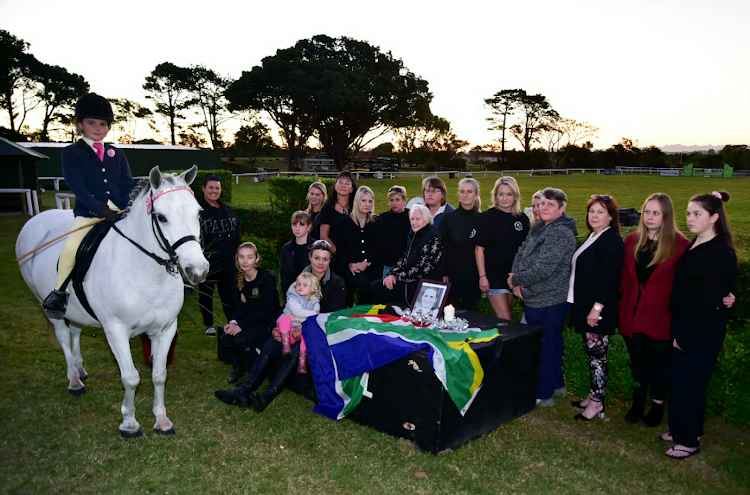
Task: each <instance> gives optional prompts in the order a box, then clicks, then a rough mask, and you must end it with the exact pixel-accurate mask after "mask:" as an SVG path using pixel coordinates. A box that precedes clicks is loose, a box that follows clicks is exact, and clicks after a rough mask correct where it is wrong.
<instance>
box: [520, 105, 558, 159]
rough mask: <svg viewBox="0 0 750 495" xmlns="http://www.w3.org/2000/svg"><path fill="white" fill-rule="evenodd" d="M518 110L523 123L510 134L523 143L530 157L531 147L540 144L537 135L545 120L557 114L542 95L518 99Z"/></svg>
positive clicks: (525, 151)
mask: <svg viewBox="0 0 750 495" xmlns="http://www.w3.org/2000/svg"><path fill="white" fill-rule="evenodd" d="M524 93H525V92H524ZM518 109H519V110H520V111H521V115H522V117H521V122H520V123H518V124H514V125H513V126H511V128H510V132H511V134H513V136H514V137H515V138H516V139H518V141H519V142H520V143H521V145H522V146H523V150H524V153H525V154H526V156H529V153H530V151H531V146H532V145H533V144H534V143H537V142H539V138H538V136H537V134H538V132H539V131H540V130H541V123H542V121H543V119H544V118H545V117H550V116H554V115H556V114H557V112H555V111H554V110H553V109H552V107H551V106H550V104H549V102H548V101H547V97H546V96H544V95H540V94H536V95H528V94H523V95H521V96H520V97H519V98H518ZM553 112H554V113H553Z"/></svg>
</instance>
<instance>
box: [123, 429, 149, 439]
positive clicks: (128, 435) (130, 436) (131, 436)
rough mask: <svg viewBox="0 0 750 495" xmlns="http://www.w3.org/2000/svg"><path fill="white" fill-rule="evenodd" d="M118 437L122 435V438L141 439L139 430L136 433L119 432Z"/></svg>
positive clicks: (141, 434)
mask: <svg viewBox="0 0 750 495" xmlns="http://www.w3.org/2000/svg"><path fill="white" fill-rule="evenodd" d="M120 435H122V438H138V437H142V436H143V433H141V430H140V429H138V430H136V431H124V430H120Z"/></svg>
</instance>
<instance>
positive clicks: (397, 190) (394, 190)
mask: <svg viewBox="0 0 750 495" xmlns="http://www.w3.org/2000/svg"><path fill="white" fill-rule="evenodd" d="M388 192H389V193H392V192H398V193H402V192H404V188H403V187H399V186H393V187H392V188H390V189H388Z"/></svg>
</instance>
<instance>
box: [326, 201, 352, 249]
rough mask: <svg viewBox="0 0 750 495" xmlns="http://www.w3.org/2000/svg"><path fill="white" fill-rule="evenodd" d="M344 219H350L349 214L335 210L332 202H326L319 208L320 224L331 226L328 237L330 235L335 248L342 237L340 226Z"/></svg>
mask: <svg viewBox="0 0 750 495" xmlns="http://www.w3.org/2000/svg"><path fill="white" fill-rule="evenodd" d="M345 220H349V221H351V219H350V218H349V215H344V214H343V213H339V212H338V211H336V208H334V205H333V204H332V203H327V204H326V205H324V206H323V208H322V209H321V210H320V225H330V226H331V230H330V231H329V234H328V237H330V239H331V240H332V241H333V243H334V244H336V249H337V250H338V248H339V244H341V242H342V240H343V237H344V236H343V233H342V230H341V226H342V224H343V223H344V221H345Z"/></svg>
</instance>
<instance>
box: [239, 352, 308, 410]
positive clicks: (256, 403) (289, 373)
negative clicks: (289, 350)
mask: <svg viewBox="0 0 750 495" xmlns="http://www.w3.org/2000/svg"><path fill="white" fill-rule="evenodd" d="M298 359H299V358H294V357H292V356H289V357H287V358H285V359H284V361H283V362H282V363H281V367H280V368H279V372H278V373H277V374H276V376H275V377H274V379H273V381H272V382H271V384H270V385H269V386H268V388H267V389H266V390H265V392H263V393H260V394H259V393H258V392H252V393H251V394H250V402H251V403H252V406H253V409H255V410H256V411H258V412H263V411H264V410H265V409H266V408H267V407H268V404H270V403H271V401H272V400H274V399H275V398H276V396H277V395H279V394H280V393H281V392H282V391H283V390H284V389H285V388H286V386H287V384H288V383H289V381H290V380H291V379H292V378H293V377H294V374H295V373H296V372H297V360H298Z"/></svg>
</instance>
